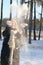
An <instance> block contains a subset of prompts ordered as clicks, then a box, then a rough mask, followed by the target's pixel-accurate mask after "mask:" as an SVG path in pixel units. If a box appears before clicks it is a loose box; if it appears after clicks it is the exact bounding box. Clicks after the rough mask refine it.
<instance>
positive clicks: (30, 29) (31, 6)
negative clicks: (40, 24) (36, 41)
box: [29, 0, 33, 44]
mask: <svg viewBox="0 0 43 65" xmlns="http://www.w3.org/2000/svg"><path fill="white" fill-rule="evenodd" d="M32 11H33V0H31V5H30V18H29V44H31V31H32Z"/></svg>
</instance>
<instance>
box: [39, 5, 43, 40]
mask: <svg viewBox="0 0 43 65" xmlns="http://www.w3.org/2000/svg"><path fill="white" fill-rule="evenodd" d="M42 12H43V6H42V8H41V18H40V29H39V37H38V40H40V34H41V27H42Z"/></svg>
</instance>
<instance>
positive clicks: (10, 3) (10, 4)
mask: <svg viewBox="0 0 43 65" xmlns="http://www.w3.org/2000/svg"><path fill="white" fill-rule="evenodd" d="M11 4H12V0H10V5H11ZM11 18H12V13H11V8H10V20H11Z"/></svg>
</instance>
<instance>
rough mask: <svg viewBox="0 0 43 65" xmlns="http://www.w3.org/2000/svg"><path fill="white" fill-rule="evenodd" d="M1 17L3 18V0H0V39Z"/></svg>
mask: <svg viewBox="0 0 43 65" xmlns="http://www.w3.org/2000/svg"><path fill="white" fill-rule="evenodd" d="M2 18H3V0H1V21H0V39H1V25H2Z"/></svg>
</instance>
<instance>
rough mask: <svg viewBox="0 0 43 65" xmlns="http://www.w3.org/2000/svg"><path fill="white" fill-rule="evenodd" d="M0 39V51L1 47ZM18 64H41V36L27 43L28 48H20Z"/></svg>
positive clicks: (42, 53) (42, 54)
mask: <svg viewBox="0 0 43 65" xmlns="http://www.w3.org/2000/svg"><path fill="white" fill-rule="evenodd" d="M2 42H3V41H0V53H1V48H2ZM20 65H43V38H41V40H40V41H39V40H37V41H33V40H32V44H28V50H27V51H25V50H23V48H21V49H20Z"/></svg>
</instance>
